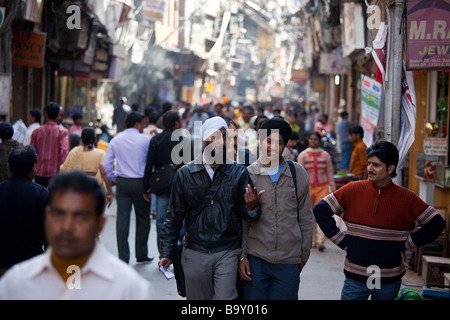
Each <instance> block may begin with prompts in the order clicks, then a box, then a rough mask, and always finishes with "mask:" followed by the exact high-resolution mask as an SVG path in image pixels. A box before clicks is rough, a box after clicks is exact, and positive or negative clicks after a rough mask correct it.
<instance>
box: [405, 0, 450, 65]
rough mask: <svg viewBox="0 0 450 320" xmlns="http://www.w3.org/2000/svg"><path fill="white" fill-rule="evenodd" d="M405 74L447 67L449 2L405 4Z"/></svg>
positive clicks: (434, 0) (449, 54) (412, 0)
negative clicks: (406, 13) (408, 71)
mask: <svg viewBox="0 0 450 320" xmlns="http://www.w3.org/2000/svg"><path fill="white" fill-rule="evenodd" d="M407 11H408V15H407V29H406V39H407V44H406V56H407V69H408V70H421V69H441V68H449V67H450V20H449V18H448V15H449V12H450V0H410V1H408V2H407Z"/></svg>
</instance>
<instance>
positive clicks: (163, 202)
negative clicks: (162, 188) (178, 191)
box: [156, 193, 184, 252]
mask: <svg viewBox="0 0 450 320" xmlns="http://www.w3.org/2000/svg"><path fill="white" fill-rule="evenodd" d="M169 198H170V193H167V194H160V195H159V196H156V245H157V247H158V252H159V250H160V243H159V240H160V238H161V231H162V227H163V225H164V220H166V212H167V208H168V207H169ZM183 236H184V221H183V226H182V227H181V230H180V238H179V239H178V241H179V242H180V244H182V243H183Z"/></svg>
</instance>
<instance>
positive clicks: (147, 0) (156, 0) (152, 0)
mask: <svg viewBox="0 0 450 320" xmlns="http://www.w3.org/2000/svg"><path fill="white" fill-rule="evenodd" d="M164 7H165V1H164V0H144V10H143V12H142V15H143V17H144V19H147V20H150V21H162V20H163V18H164Z"/></svg>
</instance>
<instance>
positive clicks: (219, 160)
mask: <svg viewBox="0 0 450 320" xmlns="http://www.w3.org/2000/svg"><path fill="white" fill-rule="evenodd" d="M204 153H205V158H206V159H208V160H210V161H212V162H215V163H216V164H225V163H226V159H227V153H226V146H224V145H216V146H213V145H211V143H208V144H207V145H206V146H205V150H204Z"/></svg>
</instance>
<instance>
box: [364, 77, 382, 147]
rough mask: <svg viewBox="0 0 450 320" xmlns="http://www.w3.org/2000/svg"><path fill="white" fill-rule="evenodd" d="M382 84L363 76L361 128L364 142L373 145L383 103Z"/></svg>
mask: <svg viewBox="0 0 450 320" xmlns="http://www.w3.org/2000/svg"><path fill="white" fill-rule="evenodd" d="M381 89H382V88H381V84H380V83H378V82H377V81H375V80H374V79H371V78H368V77H367V76H364V75H362V76H361V122H362V124H361V127H362V128H363V130H364V138H363V141H364V143H365V144H366V145H367V146H370V145H372V143H373V136H374V132H375V127H376V126H377V125H378V117H379V114H380V101H381Z"/></svg>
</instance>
